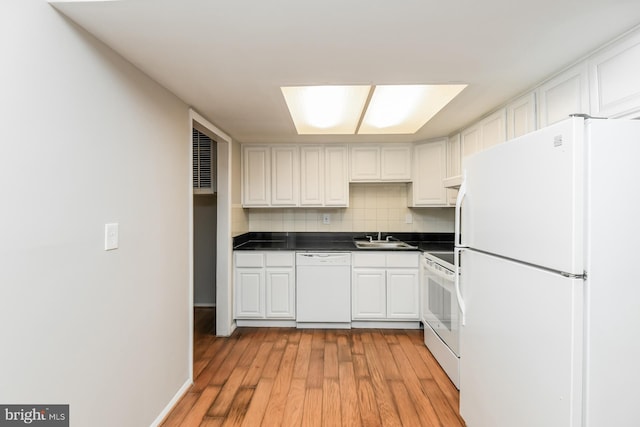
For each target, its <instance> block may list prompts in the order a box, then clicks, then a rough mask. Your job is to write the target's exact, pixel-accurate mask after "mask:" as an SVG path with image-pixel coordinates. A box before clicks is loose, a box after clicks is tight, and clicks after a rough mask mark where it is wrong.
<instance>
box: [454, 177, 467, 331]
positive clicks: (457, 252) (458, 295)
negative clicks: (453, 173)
mask: <svg viewBox="0 0 640 427" xmlns="http://www.w3.org/2000/svg"><path fill="white" fill-rule="evenodd" d="M460 188H461V189H462V186H461V187H460ZM458 197H460V196H458ZM453 251H454V252H453V253H454V257H453V258H454V265H455V267H456V271H455V285H456V286H455V287H456V300H458V307H460V320H461V324H462V326H464V325H465V311H466V307H465V305H464V300H463V299H462V292H460V252H462V251H464V248H455V249H454V250H453Z"/></svg>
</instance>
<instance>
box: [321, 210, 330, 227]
mask: <svg viewBox="0 0 640 427" xmlns="http://www.w3.org/2000/svg"><path fill="white" fill-rule="evenodd" d="M322 223H323V224H331V214H327V213H326V214H322Z"/></svg>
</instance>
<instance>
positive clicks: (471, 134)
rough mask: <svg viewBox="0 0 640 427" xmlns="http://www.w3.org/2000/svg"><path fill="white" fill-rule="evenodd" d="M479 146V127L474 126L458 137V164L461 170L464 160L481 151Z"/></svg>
mask: <svg viewBox="0 0 640 427" xmlns="http://www.w3.org/2000/svg"><path fill="white" fill-rule="evenodd" d="M480 144H481V140H480V126H478V125H475V126H473V127H470V128H468V129H465V130H464V131H462V134H461V135H460V151H461V160H460V164H461V167H462V169H464V159H465V158H466V157H468V156H471V155H472V154H475V153H477V152H479V151H480V149H481V145H480Z"/></svg>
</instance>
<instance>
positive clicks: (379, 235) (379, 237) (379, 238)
mask: <svg viewBox="0 0 640 427" xmlns="http://www.w3.org/2000/svg"><path fill="white" fill-rule="evenodd" d="M380 240H382V236H381V234H380V232H379V231H378V241H380Z"/></svg>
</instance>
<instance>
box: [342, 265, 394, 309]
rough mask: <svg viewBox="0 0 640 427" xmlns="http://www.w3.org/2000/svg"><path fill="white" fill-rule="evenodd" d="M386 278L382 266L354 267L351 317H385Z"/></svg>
mask: <svg viewBox="0 0 640 427" xmlns="http://www.w3.org/2000/svg"><path fill="white" fill-rule="evenodd" d="M386 283H387V278H386V275H385V269H384V268H371V269H368V268H354V269H353V275H352V283H351V301H352V304H353V306H352V307H351V317H352V319H385V318H386V317H387V304H386V301H387V291H386V289H387V285H386Z"/></svg>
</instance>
